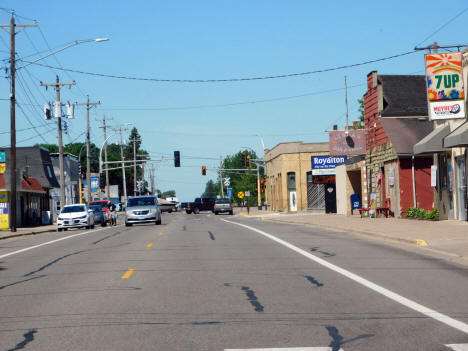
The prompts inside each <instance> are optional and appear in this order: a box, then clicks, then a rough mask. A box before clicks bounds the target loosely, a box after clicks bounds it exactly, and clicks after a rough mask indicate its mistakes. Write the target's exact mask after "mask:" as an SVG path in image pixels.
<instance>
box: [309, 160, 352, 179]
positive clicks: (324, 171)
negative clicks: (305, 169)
mask: <svg viewBox="0 0 468 351" xmlns="http://www.w3.org/2000/svg"><path fill="white" fill-rule="evenodd" d="M311 159H312V175H313V176H319V175H333V174H335V167H336V166H338V165H341V164H343V163H345V162H346V160H347V156H312V157H311Z"/></svg>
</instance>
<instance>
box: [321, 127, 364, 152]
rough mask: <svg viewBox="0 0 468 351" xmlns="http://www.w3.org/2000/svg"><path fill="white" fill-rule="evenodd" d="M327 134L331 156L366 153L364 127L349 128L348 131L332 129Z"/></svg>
mask: <svg viewBox="0 0 468 351" xmlns="http://www.w3.org/2000/svg"><path fill="white" fill-rule="evenodd" d="M329 136H330V155H331V156H341V155H347V156H351V155H352V156H358V155H365V154H366V131H365V130H364V129H357V130H350V131H348V133H346V132H345V131H342V130H332V131H330V132H329Z"/></svg>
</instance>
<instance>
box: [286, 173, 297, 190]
mask: <svg viewBox="0 0 468 351" xmlns="http://www.w3.org/2000/svg"><path fill="white" fill-rule="evenodd" d="M295 189H296V172H288V190H295Z"/></svg>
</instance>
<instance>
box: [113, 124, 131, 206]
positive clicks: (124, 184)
mask: <svg viewBox="0 0 468 351" xmlns="http://www.w3.org/2000/svg"><path fill="white" fill-rule="evenodd" d="M114 130H115V131H116V132H119V133H120V157H121V158H122V179H123V192H124V201H123V202H125V203H126V202H127V180H126V177H125V163H124V162H123V161H124V160H125V159H124V154H123V139H122V132H124V131H127V130H128V129H127V128H122V126H120V127H119V128H118V129H117V128H115V129H114Z"/></svg>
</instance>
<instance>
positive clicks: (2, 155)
mask: <svg viewBox="0 0 468 351" xmlns="http://www.w3.org/2000/svg"><path fill="white" fill-rule="evenodd" d="M4 162H5V151H0V163H4Z"/></svg>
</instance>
